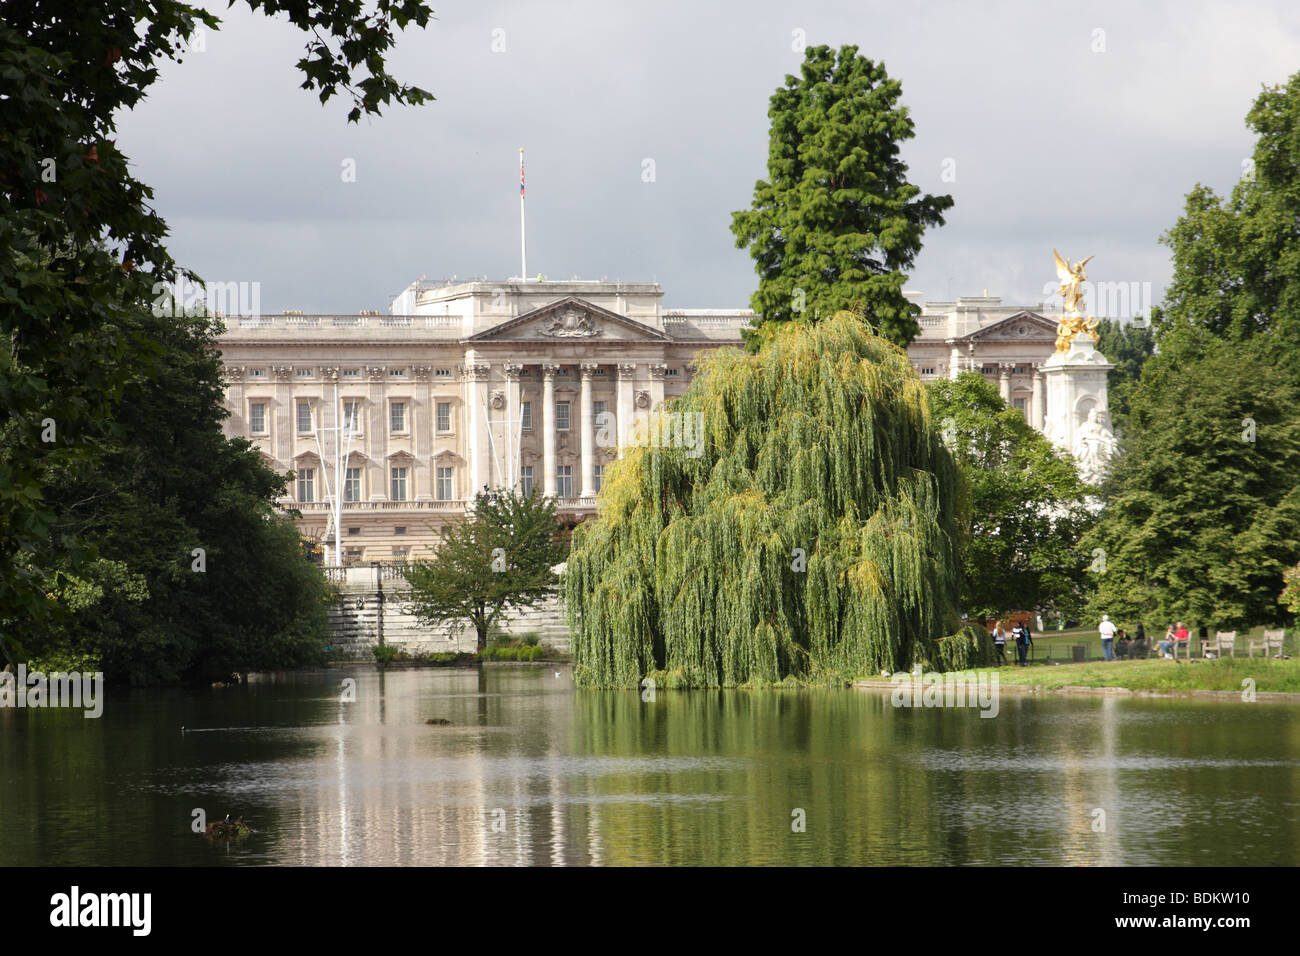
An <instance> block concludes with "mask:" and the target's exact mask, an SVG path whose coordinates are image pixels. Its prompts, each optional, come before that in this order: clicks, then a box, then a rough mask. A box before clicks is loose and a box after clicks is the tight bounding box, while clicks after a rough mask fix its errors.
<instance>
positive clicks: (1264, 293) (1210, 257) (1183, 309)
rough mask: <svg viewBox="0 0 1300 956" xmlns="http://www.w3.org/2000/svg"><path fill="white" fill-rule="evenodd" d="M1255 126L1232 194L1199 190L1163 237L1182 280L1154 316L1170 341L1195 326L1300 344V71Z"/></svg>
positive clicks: (1249, 121)
mask: <svg viewBox="0 0 1300 956" xmlns="http://www.w3.org/2000/svg"><path fill="white" fill-rule="evenodd" d="M1246 125H1247V126H1248V127H1249V128H1250V129H1251V130H1253V131H1254V132H1255V133H1257V134H1258V139H1257V140H1256V143H1255V149H1254V152H1253V154H1252V158H1251V160H1250V161H1249V163H1248V164H1247V166H1246V168H1245V170H1244V173H1243V176H1242V177H1241V179H1240V180H1239V181H1238V182H1237V184H1236V185H1235V186H1234V187H1233V189H1232V192H1231V194H1230V196H1229V197H1228V198H1227V199H1226V200H1224V199H1220V197H1219V196H1217V195H1216V194H1215V193H1214V191H1213V190H1211V189H1209V188H1208V187H1206V186H1203V185H1200V184H1197V186H1196V187H1195V188H1194V189H1193V190H1192V191H1191V192H1190V193H1189V194H1188V196H1187V201H1186V205H1185V208H1184V212H1183V215H1182V217H1181V218H1180V219H1179V220H1178V222H1177V223H1176V224H1175V225H1174V227H1173V228H1172V229H1170V230H1169V231H1168V232H1167V233H1166V234H1165V235H1164V237H1163V239H1162V241H1163V242H1164V243H1165V244H1166V245H1168V246H1169V248H1170V250H1171V252H1172V258H1173V265H1174V275H1173V279H1172V281H1171V282H1170V284H1169V287H1168V289H1167V290H1166V293H1165V303H1164V308H1163V309H1162V310H1161V312H1160V313H1159V314H1157V315H1154V316H1153V318H1155V319H1156V329H1157V332H1158V333H1160V334H1161V335H1163V333H1164V332H1165V331H1167V330H1168V329H1170V328H1171V327H1173V326H1178V325H1187V326H1191V327H1193V328H1196V329H1198V330H1201V331H1203V332H1207V333H1209V334H1211V335H1215V336H1224V337H1227V338H1233V339H1240V338H1247V337H1250V336H1253V335H1256V334H1258V333H1261V332H1268V331H1272V330H1285V336H1284V337H1285V338H1286V339H1288V340H1289V341H1290V342H1291V343H1295V342H1296V341H1297V340H1298V337H1297V335H1298V333H1300V232H1298V231H1297V230H1296V226H1295V224H1296V222H1297V221H1298V220H1300V73H1297V74H1295V75H1294V76H1292V77H1291V78H1290V79H1289V80H1288V81H1287V83H1286V84H1285V85H1284V86H1274V87H1270V88H1266V89H1265V90H1263V91H1262V92H1261V93H1260V94H1259V96H1258V98H1256V100H1255V103H1254V106H1253V107H1252V108H1251V110H1250V112H1249V113H1248V114H1247V116H1246Z"/></svg>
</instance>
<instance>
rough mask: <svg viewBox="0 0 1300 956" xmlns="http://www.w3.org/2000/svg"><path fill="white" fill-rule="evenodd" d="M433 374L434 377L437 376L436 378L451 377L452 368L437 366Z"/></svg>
mask: <svg viewBox="0 0 1300 956" xmlns="http://www.w3.org/2000/svg"><path fill="white" fill-rule="evenodd" d="M433 374H434V377H435V378H451V369H449V368H435V369H434V370H433Z"/></svg>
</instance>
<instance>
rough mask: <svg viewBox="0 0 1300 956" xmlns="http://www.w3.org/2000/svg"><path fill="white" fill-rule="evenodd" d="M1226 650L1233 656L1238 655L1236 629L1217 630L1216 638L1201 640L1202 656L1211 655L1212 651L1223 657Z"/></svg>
mask: <svg viewBox="0 0 1300 956" xmlns="http://www.w3.org/2000/svg"><path fill="white" fill-rule="evenodd" d="M1224 651H1227V652H1228V653H1229V654H1231V655H1232V656H1233V657H1236V656H1237V632H1236V631H1215V632H1214V640H1211V641H1201V656H1202V657H1209V656H1210V654H1211V653H1213V654H1214V655H1215V656H1216V657H1222V656H1223V652H1224Z"/></svg>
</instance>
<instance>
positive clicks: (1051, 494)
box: [928, 372, 1093, 617]
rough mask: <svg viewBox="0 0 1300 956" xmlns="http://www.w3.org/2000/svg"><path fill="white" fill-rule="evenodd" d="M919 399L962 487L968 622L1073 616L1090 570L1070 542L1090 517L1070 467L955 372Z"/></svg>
mask: <svg viewBox="0 0 1300 956" xmlns="http://www.w3.org/2000/svg"><path fill="white" fill-rule="evenodd" d="M928 389H929V392H930V404H931V408H932V409H933V414H934V417H935V419H936V420H938V421H939V422H940V427H941V428H948V429H949V435H950V441H951V448H952V451H953V452H954V455H955V457H956V459H957V462H958V464H959V465H960V466H961V467H962V470H963V471H964V472H965V475H966V477H967V480H968V483H969V486H970V494H971V504H970V526H969V528H968V529H967V531H968V533H967V534H966V535H965V536H963V539H962V549H961V553H962V569H963V574H962V609H963V610H964V611H965V613H966V614H968V615H970V616H971V617H996V616H998V615H1001V614H1005V613H1007V612H1008V611H1013V610H1051V611H1054V612H1056V613H1058V614H1066V615H1072V614H1073V613H1075V612H1077V610H1078V606H1079V605H1080V604H1081V602H1082V600H1083V589H1084V586H1085V579H1086V569H1087V566H1088V564H1089V562H1090V560H1091V558H1087V557H1085V553H1084V552H1081V551H1080V550H1079V548H1078V541H1079V537H1080V535H1082V534H1083V532H1084V531H1086V530H1087V529H1088V528H1089V527H1091V525H1092V523H1093V517H1092V514H1091V513H1090V512H1089V510H1088V508H1087V507H1086V505H1085V502H1084V497H1085V494H1086V492H1087V488H1086V486H1085V485H1084V484H1083V482H1081V481H1080V480H1079V474H1078V471H1077V470H1076V469H1075V466H1074V462H1073V461H1071V460H1070V459H1069V458H1068V457H1066V456H1064V455H1061V454H1060V453H1058V452H1057V451H1056V449H1055V448H1053V447H1052V444H1051V442H1049V441H1048V440H1047V439H1046V438H1045V437H1044V436H1043V435H1042V434H1041V433H1039V432H1038V431H1037V430H1035V429H1034V428H1033V427H1032V426H1030V425H1029V423H1028V422H1026V421H1025V418H1024V416H1023V415H1022V414H1021V413H1020V412H1019V411H1017V410H1016V409H1014V408H1008V407H1007V404H1006V402H1005V401H1003V399H1002V396H1001V395H1000V394H999V393H998V390H997V388H996V387H995V386H994V385H993V384H992V383H990V382H988V381H987V380H985V378H984V376H983V375H980V374H979V373H977V372H963V373H961V375H959V376H958V377H957V379H956V381H947V380H945V381H938V382H933V383H931V384H930V385H929V386H928Z"/></svg>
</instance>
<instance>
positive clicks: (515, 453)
mask: <svg viewBox="0 0 1300 956" xmlns="http://www.w3.org/2000/svg"><path fill="white" fill-rule="evenodd" d="M523 370H524V367H523V366H522V365H520V364H519V363H518V362H507V363H506V425H505V428H504V429H503V431H504V432H505V459H506V464H505V467H506V468H508V469H509V470H510V474H508V475H506V480H505V486H506V487H507V488H518V487H519V467H520V462H521V460H522V459H521V452H522V451H523V448H522V447H521V442H522V438H521V437H520V432H519V416H520V414H521V411H520V409H521V403H522V402H523V391H522V389H523V385H522V383H521V382H520V375H521V374H522V372H523Z"/></svg>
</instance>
